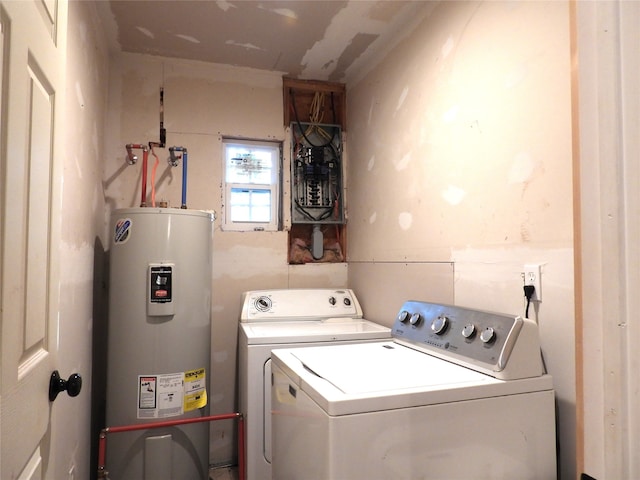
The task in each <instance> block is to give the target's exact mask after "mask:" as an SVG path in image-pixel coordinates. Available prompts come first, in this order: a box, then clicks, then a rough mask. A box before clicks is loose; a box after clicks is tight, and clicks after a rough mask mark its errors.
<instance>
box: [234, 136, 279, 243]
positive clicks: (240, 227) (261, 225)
mask: <svg viewBox="0 0 640 480" xmlns="http://www.w3.org/2000/svg"><path fill="white" fill-rule="evenodd" d="M229 146H233V147H241V148H242V147H245V148H246V149H247V150H249V151H250V150H251V147H254V148H256V149H260V150H273V155H274V157H275V158H274V162H273V167H272V168H273V169H274V170H275V171H274V172H272V174H271V183H269V184H266V183H251V182H249V183H247V182H242V183H241V182H229V181H227V171H228V164H227V155H228V153H227V149H228V148H229ZM282 152H283V145H282V141H277V140H254V139H246V138H235V137H222V222H221V228H222V230H223V231H235V232H253V231H267V232H274V231H279V230H282V193H281V191H282V164H283V158H282ZM234 189H242V190H253V191H264V190H267V191H269V192H270V193H271V208H270V212H271V220H270V221H269V222H261V221H251V220H235V221H234V220H233V218H232V208H233V207H234V205H232V203H231V196H232V191H233V190H234Z"/></svg>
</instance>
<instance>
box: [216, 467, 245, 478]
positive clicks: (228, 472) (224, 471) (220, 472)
mask: <svg viewBox="0 0 640 480" xmlns="http://www.w3.org/2000/svg"><path fill="white" fill-rule="evenodd" d="M209 479H210V480H238V469H237V468H236V467H222V468H215V469H211V470H209Z"/></svg>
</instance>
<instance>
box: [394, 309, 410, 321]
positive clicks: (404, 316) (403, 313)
mask: <svg viewBox="0 0 640 480" xmlns="http://www.w3.org/2000/svg"><path fill="white" fill-rule="evenodd" d="M409 316H410V315H409V312H407V311H406V310H402V311H401V312H400V313H399V314H398V317H397V320H398V321H399V322H401V323H406V322H407V320H409Z"/></svg>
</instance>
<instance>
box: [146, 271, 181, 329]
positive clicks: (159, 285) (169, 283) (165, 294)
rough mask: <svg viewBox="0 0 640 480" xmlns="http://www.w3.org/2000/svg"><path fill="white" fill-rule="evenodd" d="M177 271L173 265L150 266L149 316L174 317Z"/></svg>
mask: <svg viewBox="0 0 640 480" xmlns="http://www.w3.org/2000/svg"><path fill="white" fill-rule="evenodd" d="M175 269H176V266H175V265H174V264H173V263H151V264H149V281H148V290H147V291H148V298H147V315H149V316H151V317H153V316H165V315H174V314H175V313H176V311H175V294H174V285H175V281H174V280H175V278H174V275H175Z"/></svg>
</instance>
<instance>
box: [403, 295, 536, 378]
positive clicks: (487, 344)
mask: <svg viewBox="0 0 640 480" xmlns="http://www.w3.org/2000/svg"><path fill="white" fill-rule="evenodd" d="M392 336H393V337H394V338H395V339H396V340H397V341H399V342H400V343H404V344H406V345H408V346H411V347H413V348H418V349H419V350H422V351H424V352H426V353H430V354H432V355H434V356H437V357H440V358H443V359H446V360H449V361H453V362H455V363H458V364H460V365H464V366H468V367H470V368H473V369H474V370H480V371H483V372H484V373H487V374H489V375H492V376H494V377H496V378H503V379H514V378H527V377H534V376H540V375H541V374H542V373H543V372H542V362H541V355H540V342H539V338H538V327H537V325H536V324H535V323H534V322H533V321H531V320H529V319H523V318H522V317H519V316H509V315H504V314H499V313H492V312H486V311H481V310H473V309H469V308H464V307H457V306H453V305H444V304H435V303H428V302H418V301H407V302H405V303H404V304H403V306H402V308H401V309H400V312H399V313H398V315H397V317H396V319H395V322H394V325H393V329H392Z"/></svg>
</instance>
